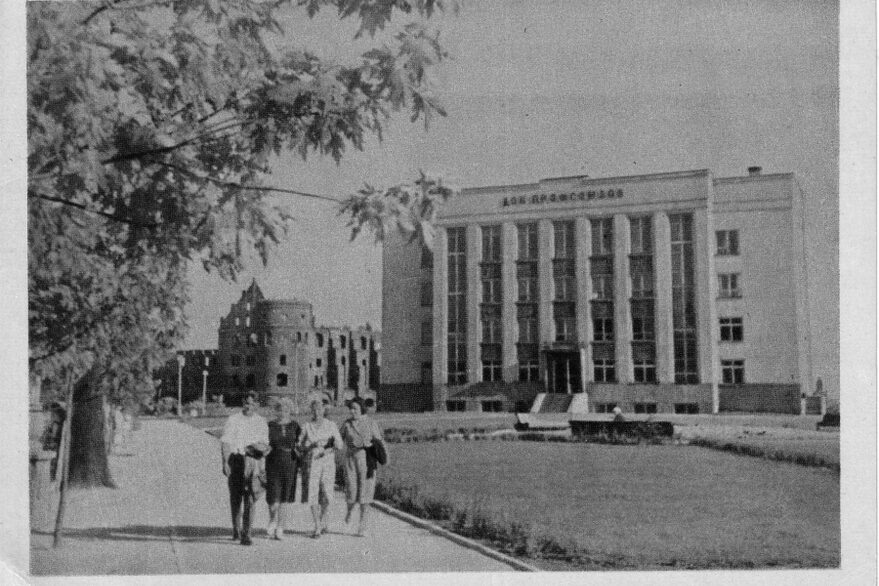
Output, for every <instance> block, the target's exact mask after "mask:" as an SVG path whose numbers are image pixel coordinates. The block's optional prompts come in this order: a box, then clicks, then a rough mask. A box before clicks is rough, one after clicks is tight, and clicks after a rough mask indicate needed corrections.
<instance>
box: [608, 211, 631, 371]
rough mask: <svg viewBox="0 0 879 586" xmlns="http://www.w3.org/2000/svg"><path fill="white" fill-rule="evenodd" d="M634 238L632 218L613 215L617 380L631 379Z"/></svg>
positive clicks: (614, 320)
mask: <svg viewBox="0 0 879 586" xmlns="http://www.w3.org/2000/svg"><path fill="white" fill-rule="evenodd" d="M631 248H632V240H631V235H630V229H629V218H628V216H626V215H625V214H616V215H614V217H613V322H614V341H615V343H614V347H615V348H616V356H615V359H616V373H617V382H620V383H630V382H632V377H633V372H632V312H631V307H630V306H629V298H631V296H632V292H631V288H632V282H631V279H629V252H630V251H631Z"/></svg>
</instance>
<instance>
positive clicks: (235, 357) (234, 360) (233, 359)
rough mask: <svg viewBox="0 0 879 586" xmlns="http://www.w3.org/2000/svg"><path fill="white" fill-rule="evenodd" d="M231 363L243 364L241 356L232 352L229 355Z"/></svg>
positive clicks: (235, 364) (233, 364)
mask: <svg viewBox="0 0 879 586" xmlns="http://www.w3.org/2000/svg"><path fill="white" fill-rule="evenodd" d="M229 364H231V365H232V366H241V357H240V356H238V355H237V354H232V355H231V356H229Z"/></svg>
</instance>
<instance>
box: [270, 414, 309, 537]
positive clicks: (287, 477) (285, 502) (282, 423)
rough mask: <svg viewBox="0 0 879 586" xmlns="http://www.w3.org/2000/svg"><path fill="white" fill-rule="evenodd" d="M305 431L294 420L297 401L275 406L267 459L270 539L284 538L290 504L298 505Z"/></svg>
mask: <svg viewBox="0 0 879 586" xmlns="http://www.w3.org/2000/svg"><path fill="white" fill-rule="evenodd" d="M300 433H301V428H300V427H299V424H298V423H296V422H295V421H293V402H292V401H291V400H290V399H288V398H286V397H282V398H281V399H279V400H278V403H277V405H275V419H274V420H273V421H270V422H269V446H270V447H271V451H270V452H269V455H268V456H266V504H268V505H269V528H268V531H269V538H271V539H278V540H281V539H284V529H286V528H287V522H288V520H289V518H290V504H291V503H294V502H296V476H297V474H298V472H299V458H298V455H297V453H296V446H297V443H298V442H299V434H300Z"/></svg>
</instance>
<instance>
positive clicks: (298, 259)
mask: <svg viewBox="0 0 879 586" xmlns="http://www.w3.org/2000/svg"><path fill="white" fill-rule="evenodd" d="M837 19H838V8H837V6H836V4H835V3H833V2H825V1H815V0H813V1H801V0H797V1H785V0H773V1H772V2H768V1H763V0H760V1H747V0H742V1H732V2H723V3H720V2H707V1H691V2H686V1H677V2H673V1H657V0H642V1H630V2H625V3H622V4H620V3H618V2H611V1H598V2H589V3H585V2H578V1H574V0H559V1H556V2H541V3H534V2H515V1H504V2H501V1H485V0H483V1H480V2H472V1H471V2H468V3H466V4H465V5H464V6H463V8H462V10H461V12H460V13H459V15H458V16H457V17H450V16H446V17H443V18H441V19H437V21H436V23H435V24H436V26H437V27H438V28H440V29H441V31H442V36H441V39H442V41H443V42H444V44H445V46H446V47H447V49H448V50H449V51H450V53H451V54H452V56H453V58H454V59H453V60H452V61H450V62H449V63H448V64H446V65H445V66H443V67H442V69H441V70H440V71H439V79H438V82H439V87H440V92H441V93H440V95H441V99H442V101H443V103H444V105H445V106H446V107H447V110H448V114H449V115H448V117H447V118H438V119H436V120H435V121H434V123H433V124H432V125H431V127H430V129H429V130H428V131H427V132H425V130H424V126H423V124H420V123H416V124H411V123H409V121H408V118H407V116H405V115H400V116H397V117H396V118H395V120H394V122H393V123H392V125H391V127H390V129H389V132H388V133H387V136H386V139H385V141H384V142H383V143H382V144H378V143H373V144H370V145H369V146H368V147H367V149H366V151H365V152H362V153H361V152H351V153H349V154H348V155H347V156H346V157H345V158H344V159H343V160H342V163H341V164H340V165H336V164H335V163H334V162H333V161H332V160H331V159H320V158H317V157H311V158H309V160H308V161H307V162H303V161H301V160H300V159H297V158H296V157H295V156H293V155H290V156H288V157H285V158H283V159H282V160H280V161H278V164H277V165H276V167H275V175H274V177H273V179H272V181H271V182H272V183H273V184H274V185H277V186H279V187H285V188H290V189H297V190H303V191H307V192H314V193H320V194H326V195H333V196H343V195H345V194H348V193H351V192H354V191H356V190H357V189H358V188H359V187H360V186H361V185H362V184H363V183H364V182H369V183H371V184H373V185H379V186H389V185H392V184H395V183H399V182H402V181H407V180H411V179H412V178H414V177H415V174H416V172H417V170H418V169H425V170H428V171H431V172H435V173H439V174H441V175H442V176H444V177H445V178H447V179H449V180H451V181H453V182H454V183H455V184H456V185H458V186H460V187H470V186H480V185H492V184H506V183H529V182H534V181H537V180H539V179H541V178H546V177H553V176H565V175H577V174H589V175H591V176H592V177H609V176H618V175H632V174H641V173H654V172H664V171H679V170H688V169H701V168H709V169H711V170H712V171H713V172H714V174H715V176H717V177H725V176H732V175H745V174H747V173H746V168H747V167H748V166H750V165H760V166H762V167H763V172H764V173H785V172H793V173H795V174H796V175H797V177H798V179H799V181H800V185H801V186H802V188H803V190H804V192H805V198H806V213H807V231H808V235H809V237H808V258H809V265H810V266H809V277H810V283H809V287H810V291H811V293H812V299H811V309H812V324H813V337H814V341H815V348H814V351H815V352H816V356H815V358H816V359H817V360H818V361H819V362H822V363H825V364H827V363H831V364H835V363H838V345H839V342H838V334H837V331H838V301H837V300H838V291H839V289H838V262H837V258H838V257H837V254H838V237H837V234H838V228H837V227H838V205H839V197H838V191H839V190H838V185H837V151H838V134H839V130H838V124H837V116H838V111H837V103H838V90H837V79H838V50H839V47H838V43H839V39H838V32H837ZM287 24H288V25H289V27H290V29H289V34H288V38H290V39H295V42H296V43H297V44H301V46H303V47H306V46H307V47H308V48H309V49H311V50H313V51H315V52H316V53H318V54H319V55H321V56H322V57H331V58H334V59H350V58H353V57H355V56H356V55H357V54H358V53H359V52H360V51H361V50H362V48H363V46H364V44H363V43H362V42H361V43H358V44H354V43H352V42H351V38H352V36H353V32H354V29H353V28H352V24H353V23H342V24H341V25H340V24H339V22H338V20H337V18H336V17H335V14H334V13H331V12H325V13H321V14H320V15H319V17H318V18H317V19H316V20H314V21H309V20H308V19H307V18H306V17H305V15H304V13H303V12H302V11H301V10H297V11H293V12H292V13H291V15H290V18H289V19H288V20H287ZM285 201H288V202H289V205H290V209H291V210H292V211H293V213H294V214H295V215H296V217H297V222H296V224H295V227H294V230H293V233H292V235H291V237H290V238H289V240H288V241H287V242H285V243H284V244H283V245H282V246H280V247H279V248H278V250H277V251H276V252H275V254H274V255H273V256H272V259H271V260H270V262H269V265H268V266H267V267H265V268H263V267H262V266H261V265H260V263H258V262H252V263H250V264H249V267H248V270H246V271H245V272H244V273H243V274H242V275H241V277H240V280H239V282H238V283H225V282H223V281H222V280H221V279H219V278H217V277H214V276H209V275H206V274H205V273H204V271H203V270H202V269H201V268H196V269H194V270H193V271H192V283H193V288H192V297H193V302H192V303H191V304H190V305H189V306H188V307H187V315H188V316H189V320H190V323H191V332H190V335H189V336H188V338H187V340H186V347H187V348H213V347H216V344H217V328H218V325H219V317H220V316H221V315H225V314H226V313H227V312H228V311H229V306H230V304H231V303H233V302H234V301H236V300H237V299H238V297H239V295H240V293H241V290H242V289H243V288H244V287H246V285H247V284H248V283H249V282H250V279H251V278H256V279H257V282H258V283H259V284H260V286H261V287H262V289H263V292H264V293H265V294H266V296H268V297H269V298H286V297H293V296H295V297H300V298H304V299H307V300H310V301H311V302H312V303H313V304H314V310H315V315H316V318H317V321H318V323H322V324H326V325H342V324H351V325H355V324H362V323H365V322H371V323H372V324H373V325H376V326H378V327H380V324H381V248H380V246H378V245H375V244H374V243H373V240H372V238H371V237H369V236H361V237H360V238H359V239H358V240H357V241H355V242H354V243H350V242H349V239H348V234H349V231H348V229H347V228H346V227H345V222H344V221H343V220H342V219H340V218H339V217H337V216H336V214H335V209H334V208H333V205H332V204H329V203H326V202H320V201H315V200H307V199H302V198H295V197H286V198H285ZM825 384H828V385H829V384H834V385H835V384H836V376H830V380H828V378H826V377H825Z"/></svg>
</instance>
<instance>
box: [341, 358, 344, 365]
mask: <svg viewBox="0 0 879 586" xmlns="http://www.w3.org/2000/svg"><path fill="white" fill-rule="evenodd" d="M341 362H342V366H345V357H344V356H342V360H341Z"/></svg>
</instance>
